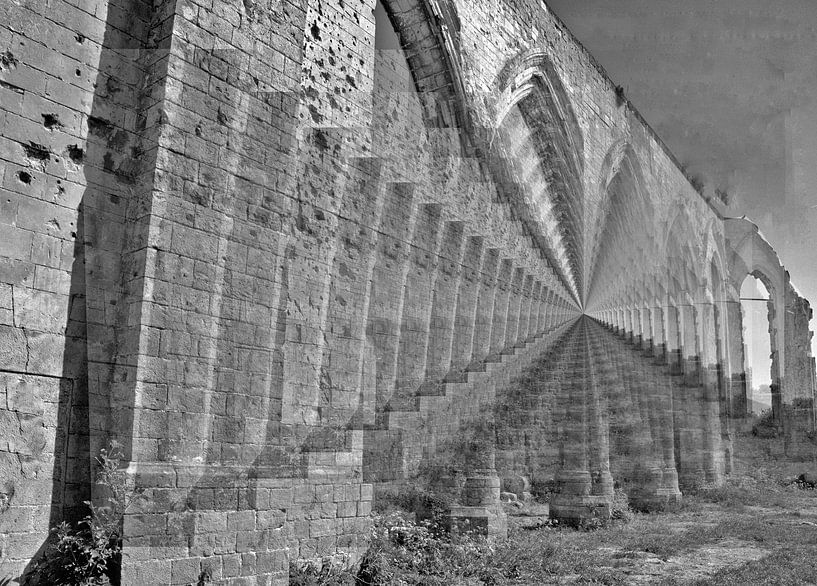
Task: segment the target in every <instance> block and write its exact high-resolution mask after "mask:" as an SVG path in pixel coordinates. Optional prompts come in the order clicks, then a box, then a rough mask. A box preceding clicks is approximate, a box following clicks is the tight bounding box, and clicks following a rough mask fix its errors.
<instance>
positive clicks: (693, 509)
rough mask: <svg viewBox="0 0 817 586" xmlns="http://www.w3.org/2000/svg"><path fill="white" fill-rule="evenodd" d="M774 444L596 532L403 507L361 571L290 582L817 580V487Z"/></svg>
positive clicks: (747, 444) (745, 448) (748, 450)
mask: <svg viewBox="0 0 817 586" xmlns="http://www.w3.org/2000/svg"><path fill="white" fill-rule="evenodd" d="M764 441H766V440H764V439H762V438H758V437H753V436H751V435H750V434H748V433H747V434H744V435H742V436H741V437H740V438H739V441H738V443H737V447H738V451H737V453H738V454H740V455H741V457H740V458H738V459H736V469H735V471H734V472H733V473H732V475H731V476H730V477H729V479H728V481H727V482H726V483H725V484H724V485H721V486H701V487H699V488H697V489H696V490H695V491H692V492H690V493H689V494H686V495H685V496H684V503H683V505H682V507H681V508H680V509H679V510H678V511H675V512H671V513H658V514H647V513H631V512H626V514H624V515H621V517H622V518H621V519H619V520H616V521H614V522H613V523H611V524H610V525H609V526H607V527H603V528H600V529H596V530H593V531H576V530H572V529H567V528H564V529H562V528H559V527H554V526H552V525H548V524H543V526H537V528H536V529H532V530H531V529H523V528H521V527H520V526H519V525H518V524H517V523H514V520H513V518H512V519H511V527H512V530H511V533H510V535H509V538H508V539H507V540H505V541H503V542H501V543H488V542H487V541H485V540H484V539H481V538H469V537H454V538H451V537H450V536H448V535H447V534H446V533H445V532H442V531H437V530H436V529H435V527H433V526H432V525H422V524H420V525H417V524H414V523H412V522H411V521H410V520H409V519H408V517H407V516H406V515H405V514H402V515H401V514H400V513H398V512H395V511H392V512H391V513H389V514H387V515H382V516H381V517H380V520H379V522H378V523H377V525H376V527H375V529H374V532H373V535H372V537H373V538H372V542H371V547H370V549H369V551H368V553H367V554H366V556H365V558H364V560H363V567H362V570H361V568H360V566H356V567H355V568H327V567H324V568H319V567H313V568H312V570H311V572H312V578H309V579H307V578H305V577H304V576H306V574H307V573H308V572H306V571H305V570H303V569H300V570H299V569H298V568H295V570H294V573H293V576H295V578H294V579H292V580H291V583H293V584H346V585H351V584H358V585H360V584H429V585H434V584H439V585H443V584H445V585H472V586H476V585H482V584H485V585H495V584H516V585H522V584H632V583H634V582H637V581H638V582H642V583H643V582H649V583H659V584H667V585H680V584H684V585H687V584H694V585H704V584H713V585H720V584H726V585H730V584H735V585H738V584H740V585H746V584H753V585H754V584H817V491H815V490H803V489H802V488H801V487H798V486H796V485H790V484H788V482H787V479H791V478H792V477H795V476H797V474H798V473H799V471H800V470H802V468H803V466H804V465H803V464H787V463H785V462H781V461H779V460H776V459H774V458H770V457H768V456H767V455H766V451H765V447H764V445H763V442H764ZM619 496H620V495H619ZM619 500H621V498H619ZM621 504H622V503H621V502H619V503H618V505H619V507H621ZM625 509H626V507H625ZM510 511H512V509H510V508H509V512H510ZM330 570H331V571H330ZM321 572H323V574H322V575H321V576H320V577H319V576H318V574H320V573H321ZM299 576H300V577H301V578H299Z"/></svg>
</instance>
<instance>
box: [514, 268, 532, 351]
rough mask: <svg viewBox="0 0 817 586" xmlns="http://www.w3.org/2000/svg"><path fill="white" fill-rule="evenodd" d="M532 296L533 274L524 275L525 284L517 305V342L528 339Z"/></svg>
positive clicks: (520, 342)
mask: <svg viewBox="0 0 817 586" xmlns="http://www.w3.org/2000/svg"><path fill="white" fill-rule="evenodd" d="M532 297H533V276H531V275H528V276H527V277H525V284H524V287H523V288H522V303H521V305H520V307H519V331H518V332H517V334H516V342H517V344H522V343H524V342H525V340H527V339H528V336H529V335H530V334H529V328H530V314H531V299H532Z"/></svg>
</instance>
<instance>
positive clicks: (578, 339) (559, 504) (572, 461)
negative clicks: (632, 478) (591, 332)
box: [550, 320, 610, 526]
mask: <svg viewBox="0 0 817 586" xmlns="http://www.w3.org/2000/svg"><path fill="white" fill-rule="evenodd" d="M585 321H586V320H585ZM579 327H581V328H582V330H581V331H580V332H577V333H578V334H580V335H575V336H573V337H572V338H571V339H570V340H567V341H565V344H566V345H569V348H567V349H566V354H567V356H568V357H570V359H572V361H571V362H569V363H568V364H567V365H566V366H567V372H566V374H567V376H565V379H564V383H563V384H562V385H561V388H560V389H559V392H558V396H557V397H556V406H555V409H554V416H555V417H554V419H555V421H559V422H560V425H559V430H558V441H559V452H560V459H561V462H562V468H561V469H560V470H559V472H558V474H557V476H556V482H557V485H558V492H557V493H556V494H555V495H554V496H553V499H552V500H551V503H550V517H551V518H553V519H557V520H558V521H559V522H560V523H562V524H564V525H571V526H577V525H581V524H583V523H584V522H586V521H587V520H589V519H593V518H600V519H602V520H606V519H609V517H610V501H609V496H608V495H606V494H602V495H593V494H591V493H592V488H593V477H592V475H591V473H590V470H589V460H588V450H587V448H588V446H587V443H588V441H587V440H588V438H587V429H588V427H587V423H588V413H587V411H588V409H587V407H588V404H587V403H588V400H587V389H588V370H589V368H588V366H589V365H588V363H587V362H586V359H587V352H586V344H587V342H586V331H585V330H584V328H585V327H586V325H585V324H582V325H581V326H579ZM604 484H605V483H604V482H600V483H599V491H600V492H604V490H605V489H603V488H602V487H603V486H604Z"/></svg>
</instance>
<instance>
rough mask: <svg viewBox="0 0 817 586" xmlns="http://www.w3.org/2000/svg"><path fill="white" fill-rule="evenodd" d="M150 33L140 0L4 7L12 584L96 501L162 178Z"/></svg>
mask: <svg viewBox="0 0 817 586" xmlns="http://www.w3.org/2000/svg"><path fill="white" fill-rule="evenodd" d="M150 20H151V14H150V11H149V8H148V6H147V4H146V3H143V2H139V1H129V0H126V1H121V2H96V3H92V4H88V3H77V2H67V1H62V0H61V1H59V2H49V3H46V2H38V1H27V2H7V3H4V4H3V6H2V7H0V23H2V25H3V26H2V28H0V43H2V65H0V94H2V99H0V116H2V121H3V122H2V129H3V130H2V137H1V138H0V145H2V148H0V159H2V165H0V166H2V171H0V173H1V174H2V202H3V203H2V207H0V223H2V225H0V241H2V244H0V291H2V293H1V294H0V299H2V302H0V305H2V310H0V315H2V318H0V377H2V382H1V383H0V421H2V425H0V429H2V431H0V434H1V435H2V440H3V441H2V444H1V447H0V478H2V481H1V482H0V484H2V486H0V494H2V499H0V501H2V503H3V506H2V509H3V512H2V513H0V535H2V536H1V537H0V543H2V545H0V549H1V550H2V554H0V555H1V556H2V557H0V567H2V568H3V571H6V570H8V571H9V572H13V571H19V570H21V569H22V568H23V567H24V566H25V565H26V563H27V562H28V561H29V560H30V559H31V558H32V557H33V556H34V555H35V554H36V553H37V552H38V550H40V549H41V548H42V546H43V543H44V540H45V538H46V536H47V534H48V528H49V527H50V526H53V525H54V524H56V523H57V522H59V521H60V520H62V519H63V518H69V519H70V518H75V517H76V516H77V515H80V516H81V515H84V514H85V511H84V510H83V508H82V507H83V506H82V501H83V500H87V499H91V498H92V496H93V495H92V486H91V482H90V478H91V474H92V473H91V467H92V462H93V456H94V455H97V454H99V450H100V448H102V447H105V446H106V439H107V435H108V429H109V423H110V409H109V405H110V403H109V401H111V400H112V399H111V397H112V396H114V393H113V391H112V389H113V388H114V385H113V384H112V382H113V377H114V370H115V364H116V362H117V360H118V359H121V354H120V344H119V342H120V341H119V340H118V339H117V338H118V336H117V332H118V331H119V329H120V327H121V325H122V324H123V323H126V321H127V309H126V306H127V304H126V294H125V291H126V285H125V281H126V279H125V278H124V275H125V274H127V272H126V271H125V270H124V267H125V265H126V262H127V260H126V255H125V253H124V252H125V250H127V249H128V245H127V236H128V230H127V228H126V226H127V225H128V217H129V214H130V213H131V209H132V208H133V207H135V206H134V202H135V200H136V199H137V197H136V196H137V195H138V193H139V187H138V186H139V184H140V183H141V179H142V175H143V173H144V168H143V167H141V166H140V165H141V163H142V162H145V163H147V164H146V168H147V172H148V173H151V172H152V169H151V168H150V167H151V164H150V162H149V161H150V149H149V148H146V143H145V141H144V140H143V139H144V135H145V133H146V131H147V129H148V127H149V125H144V124H143V125H141V126H140V124H139V121H138V120H139V117H140V115H141V114H142V109H141V106H140V104H143V103H144V97H145V95H149V93H150V91H151V89H152V85H151V83H150V81H149V80H146V71H149V70H151V69H152V68H153V67H154V66H153V64H152V63H151V62H149V61H145V60H140V57H142V54H141V53H140V47H142V46H143V44H144V42H145V40H146V39H145V37H146V36H147V34H148V32H149V31H150V30H151V27H150ZM154 20H155V21H156V22H154V24H159V25H161V11H160V10H158V6H157V14H156V15H155V18H154ZM159 28H160V27H159ZM162 38H163V37H162V34H161V29H160V30H159V31H155V34H154V35H153V40H154V42H156V43H159V42H160V41H161V40H162ZM140 133H141V135H142V136H140Z"/></svg>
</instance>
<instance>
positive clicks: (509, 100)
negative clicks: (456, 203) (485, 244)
mask: <svg viewBox="0 0 817 586" xmlns="http://www.w3.org/2000/svg"><path fill="white" fill-rule="evenodd" d="M496 85H497V86H498V90H499V92H500V98H499V100H498V102H497V103H498V107H497V109H496V110H497V115H496V120H495V125H496V126H495V127H496V135H495V136H494V137H493V138H492V139H491V143H490V144H491V151H492V156H493V158H494V159H495V160H500V161H503V162H504V165H503V167H504V169H503V170H504V172H506V173H509V174H510V177H511V178H512V182H513V183H514V184H515V185H516V186H517V187H518V191H519V193H518V196H519V197H520V199H521V200H522V201H523V202H524V204H525V208H526V209H527V210H528V211H527V213H528V214H529V215H530V216H531V218H533V220H534V222H535V223H536V224H537V225H538V226H539V230H540V231H542V232H544V233H545V234H547V238H546V239H545V241H544V247H543V250H545V252H546V255H547V257H548V260H549V261H550V263H551V264H552V265H553V266H554V267H555V268H556V270H557V272H558V273H559V276H560V277H561V279H562V281H563V282H564V284H565V285H566V287H567V288H568V290H571V291H572V292H573V294H574V295H576V296H577V297H581V295H582V291H583V289H584V283H583V276H584V270H583V235H584V212H585V210H584V196H583V188H582V175H583V171H584V142H583V138H582V133H581V129H580V128H579V124H578V120H577V118H576V115H575V112H574V110H573V107H572V105H571V101H570V99H569V97H568V95H567V92H566V90H565V87H564V85H563V84H562V82H561V79H560V78H559V76H558V74H557V73H556V70H555V68H554V66H553V64H552V62H551V61H550V58H549V57H548V56H547V55H546V54H545V53H544V52H543V51H541V50H533V51H529V52H527V53H524V54H522V55H520V56H517V57H515V58H514V59H512V60H510V61H509V62H508V64H506V65H505V67H504V68H503V70H502V71H501V72H500V74H499V75H498V76H497V79H496ZM497 138H499V140H496V139H497Z"/></svg>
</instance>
